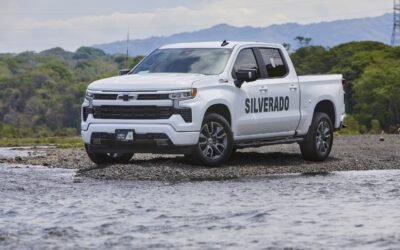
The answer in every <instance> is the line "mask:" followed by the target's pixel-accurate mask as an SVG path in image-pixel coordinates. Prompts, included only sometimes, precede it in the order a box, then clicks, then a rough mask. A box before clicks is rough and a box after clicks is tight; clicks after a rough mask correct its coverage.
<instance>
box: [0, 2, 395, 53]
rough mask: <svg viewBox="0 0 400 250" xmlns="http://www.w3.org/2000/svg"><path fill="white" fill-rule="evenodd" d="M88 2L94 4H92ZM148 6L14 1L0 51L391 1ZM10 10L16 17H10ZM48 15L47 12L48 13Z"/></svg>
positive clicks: (365, 10) (317, 15) (283, 18)
mask: <svg viewBox="0 0 400 250" xmlns="http://www.w3.org/2000/svg"><path fill="white" fill-rule="evenodd" d="M43 1H44V0H42V2H43ZM39 2H40V1H39ZM86 2H91V3H92V4H93V5H92V6H96V5H95V4H94V3H95V2H96V1H95V0H89V1H86ZM136 2H137V1H136ZM150 2H151V3H152V4H151V5H148V6H147V7H146V8H144V10H141V11H138V10H140V8H137V7H135V6H131V7H130V8H124V9H123V12H122V11H115V5H116V6H118V3H113V4H114V5H113V6H114V7H113V8H110V11H111V12H109V11H107V8H108V7H107V6H106V5H104V6H98V7H97V8H98V9H96V7H93V8H94V9H96V12H94V14H91V13H90V11H89V9H88V8H83V9H82V12H81V13H82V14H80V15H78V14H79V11H78V10H77V8H78V7H77V6H75V5H70V7H65V5H63V6H64V8H67V9H64V11H61V10H60V9H54V8H55V7H54V4H53V7H51V6H50V7H47V8H46V9H40V8H39V10H38V9H36V10H35V11H36V12H35V11H34V12H29V11H28V13H27V14H26V15H24V14H23V13H24V12H18V11H17V10H16V9H18V8H17V7H18V5H16V4H15V3H14V4H13V5H12V6H11V5H10V6H11V7H12V8H11V7H9V8H3V9H5V11H3V12H4V13H0V16H2V17H1V19H0V41H2V42H1V43H0V51H1V52H10V51H13V52H14V51H23V50H37V51H40V50H44V49H48V48H51V47H55V46H61V47H63V48H65V49H68V50H75V49H76V48H78V47H80V46H82V45H92V44H98V43H103V42H111V41H115V40H123V39H124V38H125V36H126V33H127V31H128V30H130V36H131V38H132V39H137V38H146V37H149V36H163V35H170V34H173V33H177V32H183V31H193V30H198V29H202V28H207V27H210V26H212V25H216V24H219V23H228V24H231V25H235V26H246V25H251V26H256V27H261V26H267V25H271V24H279V23H286V22H300V23H310V22H316V21H322V20H335V19H341V18H352V17H361V16H371V15H380V14H382V13H384V12H387V11H388V10H390V7H391V6H390V4H391V3H389V4H388V3H382V2H381V1H372V2H365V1H363V0H351V1H346V0H326V1H320V0H296V1H295V0H268V1H266V0H252V1H251V2H248V1H243V0H214V1H211V0H206V1H200V3H199V2H196V4H189V3H190V1H186V3H185V4H182V1H181V0H179V1H178V0H175V1H171V2H170V4H171V6H165V4H164V5H162V6H160V7H157V5H156V2H157V1H150ZM159 2H160V1H159ZM173 3H175V5H174V4H173ZM42 4H43V3H42ZM86 5H87V6H90V5H88V3H86ZM0 7H1V6H0ZM20 7H21V8H22V6H20ZM39 7H40V6H39ZM353 7H354V8H353ZM356 7H357V8H356ZM52 8H53V9H54V11H52ZM68 8H69V9H68ZM7 10H9V11H10V13H11V14H9V13H7ZM12 11H14V13H16V14H15V15H13V14H12V13H13V12H12ZM57 11H58V12H57ZM47 12H48V13H51V14H48V15H46V13H47ZM18 13H20V14H18ZM57 13H60V18H57V17H56V14H57ZM62 13H64V15H62ZM65 13H74V15H66V14H65ZM99 13H101V14H99ZM1 14H5V15H1Z"/></svg>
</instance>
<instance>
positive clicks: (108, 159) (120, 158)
mask: <svg viewBox="0 0 400 250" xmlns="http://www.w3.org/2000/svg"><path fill="white" fill-rule="evenodd" d="M85 149H86V153H87V155H88V156H89V159H90V160H91V161H92V162H94V163H95V164H97V165H102V164H107V163H108V164H117V163H119V164H127V163H129V162H130V161H131V159H132V157H133V154H117V153H92V152H89V150H88V149H89V148H88V145H85Z"/></svg>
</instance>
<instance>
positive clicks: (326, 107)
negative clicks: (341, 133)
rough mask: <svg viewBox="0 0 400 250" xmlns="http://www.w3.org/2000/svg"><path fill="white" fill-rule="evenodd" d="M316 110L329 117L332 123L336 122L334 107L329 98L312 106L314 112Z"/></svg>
mask: <svg viewBox="0 0 400 250" xmlns="http://www.w3.org/2000/svg"><path fill="white" fill-rule="evenodd" d="M317 112H321V113H325V114H327V115H328V116H329V118H330V119H331V122H332V125H333V126H335V124H336V108H335V104H334V103H333V102H332V101H331V100H322V101H320V102H318V104H317V105H316V106H315V108H314V114H315V113H317Z"/></svg>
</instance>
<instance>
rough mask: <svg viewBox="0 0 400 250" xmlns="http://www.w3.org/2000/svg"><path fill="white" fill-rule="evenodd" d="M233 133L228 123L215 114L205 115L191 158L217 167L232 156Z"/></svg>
mask: <svg viewBox="0 0 400 250" xmlns="http://www.w3.org/2000/svg"><path fill="white" fill-rule="evenodd" d="M232 149H233V133H232V130H231V127H230V125H229V123H228V121H227V120H226V119H225V118H224V117H223V116H221V115H219V114H215V113H209V114H206V116H205V117H204V120H203V124H202V127H201V131H200V136H199V142H198V143H197V145H196V147H195V149H194V152H193V156H194V158H195V159H196V162H199V163H202V164H204V165H206V166H210V167H217V166H220V165H222V164H224V163H225V162H226V161H227V160H228V159H229V157H230V156H231V154H232Z"/></svg>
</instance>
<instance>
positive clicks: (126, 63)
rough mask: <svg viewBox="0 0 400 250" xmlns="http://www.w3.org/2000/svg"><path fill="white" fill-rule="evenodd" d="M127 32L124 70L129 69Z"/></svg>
mask: <svg viewBox="0 0 400 250" xmlns="http://www.w3.org/2000/svg"><path fill="white" fill-rule="evenodd" d="M128 59H129V30H128V34H127V36H126V59H125V68H129V62H128Z"/></svg>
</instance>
